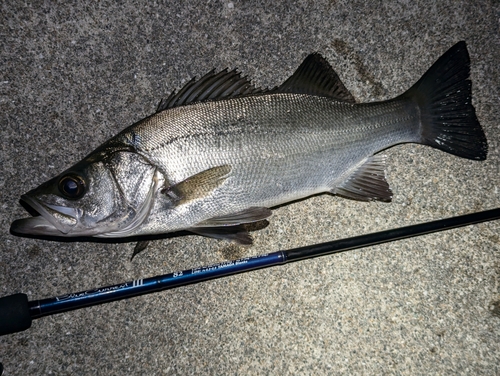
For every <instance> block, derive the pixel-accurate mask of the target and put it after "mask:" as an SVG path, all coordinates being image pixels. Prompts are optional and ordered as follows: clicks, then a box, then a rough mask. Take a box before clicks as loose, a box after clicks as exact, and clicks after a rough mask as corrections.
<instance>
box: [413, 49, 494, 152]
mask: <svg viewBox="0 0 500 376" xmlns="http://www.w3.org/2000/svg"><path fill="white" fill-rule="evenodd" d="M469 73H470V58H469V53H468V52H467V46H466V44H465V42H458V43H457V44H455V45H454V46H453V47H451V48H450V49H449V50H448V51H447V52H446V53H445V54H444V55H443V56H441V57H440V58H439V60H438V61H436V62H435V63H434V65H433V66H432V67H431V68H430V69H429V70H428V71H427V72H426V73H425V74H424V75H423V76H422V78H421V79H420V80H419V81H418V82H417V83H416V84H415V85H413V86H412V87H411V88H410V90H408V91H407V92H406V93H405V94H403V95H404V96H407V97H410V98H412V99H413V100H414V101H416V102H417V103H418V105H419V107H420V113H421V129H420V134H421V137H422V139H421V142H422V143H423V144H426V145H430V146H433V147H435V148H438V149H440V150H443V151H446V152H448V153H451V154H454V155H457V156H459V157H463V158H468V159H476V160H485V159H486V155H487V153H488V144H487V141H486V136H485V135H484V132H483V129H482V128H481V125H480V124H479V121H478V120H477V117H476V111H475V110H474V107H473V106H472V103H471V100H472V93H471V82H470V80H469V79H468V78H469Z"/></svg>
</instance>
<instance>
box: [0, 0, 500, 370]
mask: <svg viewBox="0 0 500 376" xmlns="http://www.w3.org/2000/svg"><path fill="white" fill-rule="evenodd" d="M0 9H1V12H0V20H1V21H0V33H1V38H0V46H1V52H0V53H1V63H0V64H1V70H0V93H1V94H0V95H1V97H0V108H1V126H0V135H1V145H2V152H1V154H0V159H1V163H0V169H1V170H0V187H1V189H0V197H1V199H0V202H1V205H0V239H1V241H0V296H5V295H10V294H13V293H15V292H24V293H27V294H28V295H29V297H30V299H37V298H43V297H50V296H54V295H59V294H63V293H66V292H74V291H79V290H84V289H88V288H92V287H96V286H100V285H106V284H113V283H118V282H121V281H127V280H132V279H136V278H145V277H148V276H153V275H157V274H163V273H167V272H171V271H175V270H181V269H186V268H189V267H194V266H201V265H207V264H210V263H214V262H218V261H222V260H226V259H231V258H235V257H240V256H243V255H254V254H255V255H256V254H261V253H265V252H267V251H274V250H278V249H287V248H291V247H296V246H301V245H307V244H311V243H314V242H321V241H327V240H331V239H336V238H342V237H347V236H352V235H357V234H362V233H367V232H370V231H376V230H382V229H387V228H393V227H397V226H400V225H406V224H413V223H418V222H423V221H428V220H432V219H439V218H444V217H449V216H454V215H458V214H464V213H469V212H475V211H479V210H484V209H491V208H494V207H498V206H499V204H500V193H499V189H500V178H499V173H500V170H499V161H500V151H499V146H500V144H499V143H500V133H499V124H500V123H499V119H500V114H499V106H498V102H499V87H500V77H499V51H500V48H499V21H498V20H499V2H498V1H493V0H491V1H482V2H477V4H472V2H470V1H451V0H444V1H439V2H430V1H429V2H425V1H384V2H382V1H373V2H365V1H342V0H341V1H316V2H311V1H293V2H292V1H285V2H265V1H244V2H243V1H242V2H240V1H206V2H203V1H197V2H193V1H188V2H171V3H163V2H143V3H140V2H134V1H122V2H112V1H111V2H108V1H99V2H89V3H88V4H87V5H85V3H84V2H60V3H58V4H56V3H55V2H54V3H52V2H37V1H35V2H29V3H22V2H19V1H10V0H8V1H2V3H1V5H0ZM459 40H465V41H466V42H467V44H468V48H469V52H470V55H471V60H472V75H471V77H472V81H473V93H474V105H475V107H476V109H477V115H478V118H479V119H480V122H481V123H482V125H483V127H484V129H485V132H486V134H487V137H488V140H489V146H490V152H489V158H488V160H487V161H485V162H473V161H469V160H463V159H459V158H456V157H453V156H450V155H447V154H445V153H442V152H439V151H436V150H434V149H431V148H428V147H423V146H418V145H403V146H398V147H395V148H393V149H390V150H388V151H387V152H386V154H387V155H388V164H389V168H388V175H389V181H390V183H391V186H392V188H393V190H394V193H395V196H394V200H393V202H392V203H390V204H386V203H362V202H355V201H352V200H346V199H342V198H339V197H334V196H329V195H322V196H318V197H314V198H311V199H308V200H304V201H301V202H298V203H294V204H291V205H288V206H285V207H281V208H279V209H277V210H275V212H274V215H273V217H272V219H271V221H270V225H269V226H268V227H267V228H266V229H264V230H262V231H259V232H255V233H254V238H255V245H254V246H253V247H251V248H239V247H236V246H231V245H229V244H228V243H224V242H220V241H216V240H211V239H205V238H202V237H197V236H184V237H176V238H173V239H167V240H161V241H157V242H155V243H154V244H152V245H151V247H150V248H149V249H148V250H147V251H145V252H144V253H142V254H140V255H139V256H138V257H137V258H136V259H134V260H133V261H132V262H130V261H129V258H130V255H131V253H132V249H133V244H130V243H125V244H99V243H61V242H50V241H44V240H36V239H24V238H18V237H14V236H13V235H11V234H9V226H10V223H11V222H12V221H13V220H14V219H16V218H20V217H23V216H24V215H25V211H24V210H23V208H22V207H21V206H20V205H19V203H18V200H19V196H20V195H21V194H22V193H23V192H25V191H27V190H29V189H31V188H33V187H35V186H37V185H38V184H40V183H41V182H43V181H45V180H47V179H48V178H49V177H51V176H53V175H56V174H57V173H59V172H60V171H62V170H63V169H64V168H66V167H67V166H69V165H70V164H72V163H73V162H75V161H76V160H78V159H80V158H81V157H83V156H84V155H86V154H87V153H88V152H90V151H91V150H92V149H94V148H95V147H97V146H98V145H99V144H100V143H102V142H103V141H104V140H106V139H107V138H108V137H110V136H112V135H114V134H115V133H117V132H118V131H119V130H121V129H122V128H124V127H125V126H128V125H130V124H131V123H133V122H134V121H137V120H139V119H141V118H143V117H145V116H147V115H149V114H151V113H152V112H153V111H154V109H155V107H156V105H157V104H158V101H159V100H160V98H161V97H162V96H164V95H165V94H168V93H169V92H170V91H171V90H172V89H173V88H175V87H178V86H180V85H182V83H184V82H186V80H188V79H190V78H191V77H192V76H194V75H198V76H199V75H201V74H204V73H206V72H207V71H209V70H210V69H212V68H214V67H215V68H218V69H222V68H225V67H238V68H239V69H240V70H241V71H242V72H243V73H244V74H245V75H248V76H249V77H251V78H252V79H253V81H254V82H255V83H256V84H257V85H262V86H274V85H276V84H279V83H281V82H282V81H283V80H284V79H286V78H287V77H288V76H289V75H290V74H291V73H292V71H293V70H294V69H295V68H296V67H297V66H298V65H299V64H300V62H301V60H302V59H303V58H304V57H305V56H306V55H307V54H308V53H310V52H313V51H319V52H321V53H322V54H323V55H324V56H325V57H326V58H327V59H328V60H329V61H330V62H331V64H332V65H333V66H334V68H335V69H336V70H337V72H338V73H339V75H340V76H341V78H342V79H343V81H344V83H345V84H346V86H347V87H348V88H349V89H350V90H351V91H352V93H353V94H354V96H355V97H356V98H357V100H358V101H374V100H382V99H387V98H390V97H393V96H395V95H397V94H400V93H401V92H402V91H404V90H405V89H407V88H408V87H409V86H410V85H411V84H412V83H414V82H415V81H416V80H417V79H418V78H420V76H421V74H423V73H424V72H425V70H426V69H427V68H428V67H429V66H430V65H431V64H432V63H433V62H434V61H435V60H436V59H437V58H438V57H439V56H440V55H441V54H442V53H443V52H445V51H446V50H447V49H448V48H449V47H451V46H452V45H453V44H454V43H455V42H457V41H459ZM499 228H500V223H499V222H498V221H497V222H491V223H487V224H481V225H477V226H472V227H468V228H462V229H457V230H453V231H449V232H446V233H440V234H434V235H428V236H424V237H419V238H414V239H411V240H405V241H399V242H396V243H391V244H386V245H383V246H377V247H371V248H367V249H364V250H356V251H352V252H348V253H344V254H340V255H335V256H330V257H323V258H320V259H315V260H307V261H304V262H301V263H296V264H292V265H288V266H286V267H278V268H273V269H267V270H262V271H256V272H252V273H247V274H244V275H239V276H234V277H230V278H225V279H220V280H217V281H211V282H206V283H202V284H198V285H192V286H188V287H182V288H178V289H175V290H170V291H166V292H161V293H157V294H152V295H148V296H143V297H137V298H133V299H129V300H126V301H120V302H116V303H110V304H106V305H102V306H98V307H92V308H87V309H83V310H78V311H74V312H69V313H64V314H59V315H54V316H50V317H46V318H41V319H39V320H36V321H34V322H33V326H32V328H31V329H29V330H28V331H25V332H22V333H18V334H13V335H9V336H4V337H1V338H0V362H2V363H3V365H4V368H5V375H48V374H53V375H163V374H165V375H170V374H172V375H173V374H213V375H221V374H301V375H322V374H366V375H375V374H397V375H418V374H421V375H428V374H440V375H445V374H475V375H494V374H499V373H500V368H499V364H500V346H499V343H500V316H499V315H500V313H499V311H500V303H499V302H500V291H499V286H500V282H499V278H500V256H499V251H500V245H499Z"/></svg>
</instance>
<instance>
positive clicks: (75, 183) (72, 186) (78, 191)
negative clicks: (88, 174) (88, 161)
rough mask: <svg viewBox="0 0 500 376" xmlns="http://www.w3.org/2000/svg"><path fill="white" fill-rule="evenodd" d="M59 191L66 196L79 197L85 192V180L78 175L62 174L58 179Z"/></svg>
mask: <svg viewBox="0 0 500 376" xmlns="http://www.w3.org/2000/svg"><path fill="white" fill-rule="evenodd" d="M59 191H60V192H61V193H62V194H63V196H65V197H66V198H70V199H77V198H80V197H82V196H83V195H84V194H85V181H84V180H83V179H82V178H81V177H80V176H74V175H66V176H63V177H62V178H61V180H59Z"/></svg>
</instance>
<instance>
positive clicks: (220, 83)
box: [156, 68, 267, 113]
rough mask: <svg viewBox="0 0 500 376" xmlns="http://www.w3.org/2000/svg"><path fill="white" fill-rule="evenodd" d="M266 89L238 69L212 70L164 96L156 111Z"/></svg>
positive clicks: (259, 91) (256, 92) (255, 92)
mask: <svg viewBox="0 0 500 376" xmlns="http://www.w3.org/2000/svg"><path fill="white" fill-rule="evenodd" d="M266 91H267V90H263V89H260V88H256V87H255V86H253V85H252V83H251V82H250V81H249V80H248V79H247V77H246V76H245V77H241V73H240V72H237V71H236V69H233V70H232V71H228V69H227V68H226V69H224V70H223V71H220V72H219V73H215V70H211V71H210V72H208V73H207V74H206V75H204V76H203V77H201V78H200V79H199V80H197V79H196V77H194V78H193V79H192V80H191V81H189V82H188V83H187V84H186V85H184V87H183V88H182V89H181V90H179V92H178V93H176V92H175V90H174V91H173V92H172V93H171V94H170V95H169V97H168V98H166V99H165V98H163V99H162V100H161V102H160V104H159V105H158V108H157V109H156V112H157V113H158V112H161V111H163V110H166V109H168V108H172V107H179V106H183V105H186V104H190V103H194V102H201V101H204V100H214V99H222V98H234V97H238V96H242V95H248V94H258V93H264V92H266Z"/></svg>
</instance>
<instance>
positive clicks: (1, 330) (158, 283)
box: [0, 208, 500, 335]
mask: <svg viewBox="0 0 500 376" xmlns="http://www.w3.org/2000/svg"><path fill="white" fill-rule="evenodd" d="M499 218H500V208H497V209H492V210H486V211H482V212H478V213H473V214H466V215H461V216H458V217H452V218H446V219H441V220H437V221H432V222H427V223H421V224H417V225H412V226H406V227H401V228H396V229H392V230H386V231H380V232H375V233H372V234H366V235H360V236H355V237H352V238H347V239H340V240H335V241H331V242H327V243H320V244H315V245H310V246H306V247H300V248H294V249H290V250H287V251H278V252H273V253H268V254H265V255H260V256H252V257H245V258H241V259H238V260H232V261H224V262H220V263H217V264H214V265H209V266H202V267H198V268H194V269H187V270H183V271H178V272H174V273H170V274H165V275H160V276H156V277H151V278H146V279H137V280H135V281H130V282H124V283H120V284H117V285H112V286H106V287H99V288H96V289H92V290H86V291H80V292H76V293H70V294H66V295H60V296H56V297H53V298H47V299H41V300H33V301H28V296H27V295H26V294H22V293H19V294H13V295H9V296H6V297H3V298H0V335H4V334H11V333H16V332H20V331H23V330H26V329H28V328H29V327H30V326H31V322H32V320H34V319H37V318H40V317H43V316H48V315H53V314H55V313H61V312H66V311H71V310H74V309H79V308H83V307H89V306H93V305H97V304H102V303H106V302H111V301H115V300H120V299H126V298H131V297H133V296H138V295H143V294H148V293H152V292H156V291H161V290H166V289H171V288H174V287H179V286H185V285H189V284H193V283H198V282H202V281H207V280H210V279H215V278H220V277H225V276H229V275H233V274H239V273H244V272H248V271H250V270H256V269H263V268H268V267H271V266H276V265H283V264H287V263H290V262H295V261H299V260H305V259H309V258H313V257H318V256H325V255H329V254H333V253H339V252H344V251H348V250H352V249H356V248H362V247H367V246H371V245H376V244H381V243H386V242H390V241H395V240H400V239H405V238H410V237H413V236H419V235H425V234H429V233H432V232H437V231H444V230H449V229H452V228H457V227H462V226H468V225H472V224H476V223H480V222H486V221H491V220H495V219H499Z"/></svg>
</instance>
